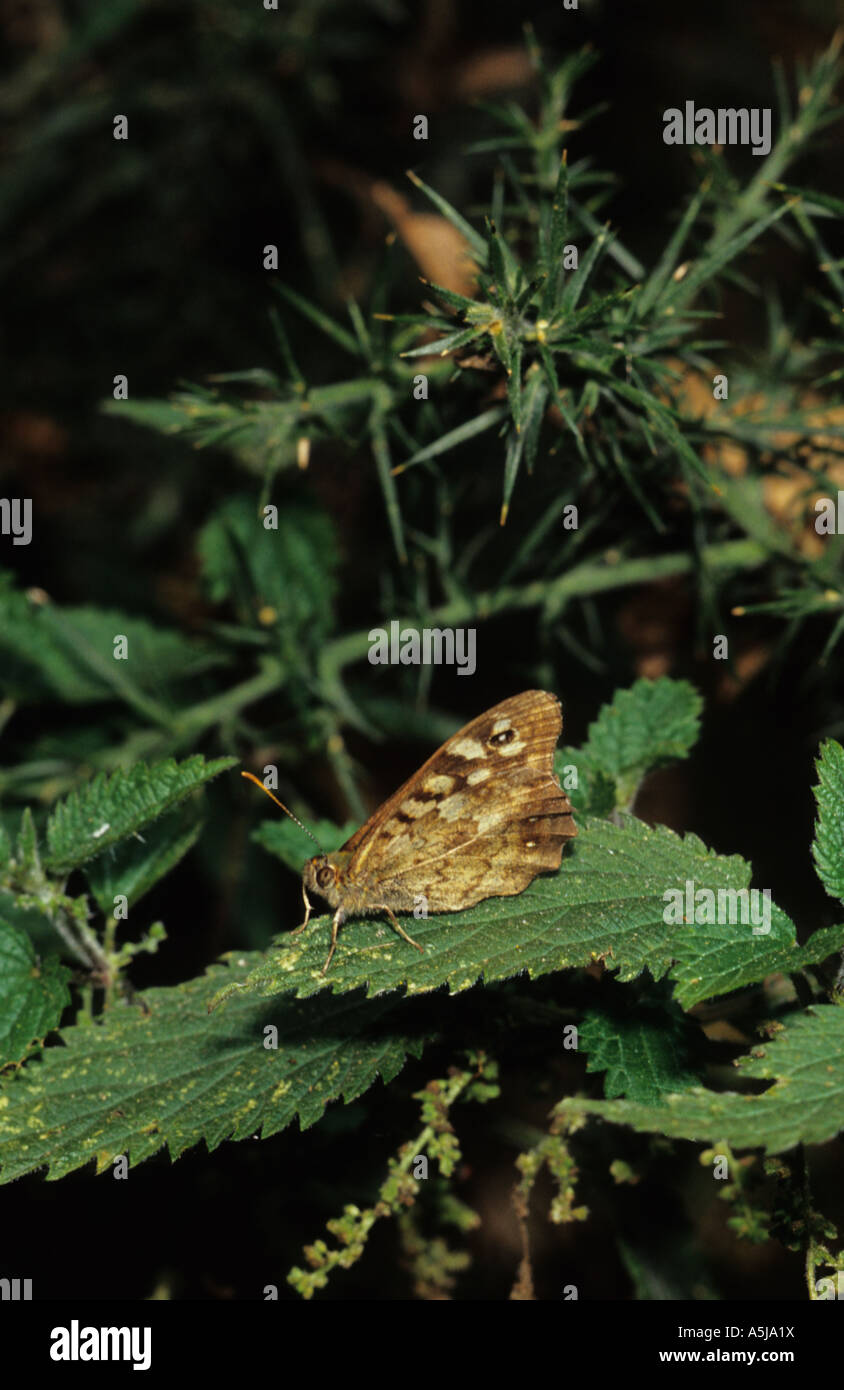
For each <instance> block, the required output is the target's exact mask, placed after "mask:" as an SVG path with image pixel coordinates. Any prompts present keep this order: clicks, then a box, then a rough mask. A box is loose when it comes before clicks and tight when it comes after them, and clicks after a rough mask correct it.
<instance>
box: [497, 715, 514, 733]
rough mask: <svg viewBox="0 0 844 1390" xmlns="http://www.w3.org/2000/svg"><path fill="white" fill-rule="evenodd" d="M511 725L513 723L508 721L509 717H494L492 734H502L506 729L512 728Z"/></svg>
mask: <svg viewBox="0 0 844 1390" xmlns="http://www.w3.org/2000/svg"><path fill="white" fill-rule="evenodd" d="M512 727H513V725H512V724H511V723H510V720H509V719H506V718H505V719H496V721H495V723H494V724H493V726H492V732H493V734H503V733H506V731H507V730H508V729H512Z"/></svg>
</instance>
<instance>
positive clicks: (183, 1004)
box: [0, 952, 424, 1182]
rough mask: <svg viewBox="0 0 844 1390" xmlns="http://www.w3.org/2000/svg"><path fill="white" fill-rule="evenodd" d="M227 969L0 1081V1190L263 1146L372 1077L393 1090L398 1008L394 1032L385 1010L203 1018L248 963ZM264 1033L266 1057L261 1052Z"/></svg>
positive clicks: (240, 996) (287, 1007) (309, 1008)
mask: <svg viewBox="0 0 844 1390" xmlns="http://www.w3.org/2000/svg"><path fill="white" fill-rule="evenodd" d="M237 959H238V965H237V966H236V967H235V966H232V968H231V970H229V969H227V968H225V967H223V966H219V965H218V966H215V967H213V968H212V970H211V971H210V972H209V973H208V974H207V975H205V976H203V977H202V978H200V979H196V980H189V981H187V982H186V983H185V984H182V985H179V986H177V987H176V988H174V989H173V988H171V989H153V990H148V991H146V992H145V993H144V994H143V995H142V996H141V998H142V999H143V1002H144V1005H145V1008H143V1009H141V1008H139V1007H131V1008H118V1009H112V1010H110V1011H109V1012H108V1013H107V1014H106V1015H105V1017H104V1018H103V1019H102V1020H98V1021H97V1022H96V1023H94V1024H92V1025H90V1026H88V1027H73V1028H66V1029H64V1030H63V1032H62V1033H61V1040H62V1043H63V1044H64V1046H62V1047H51V1048H48V1049H47V1050H46V1051H45V1052H44V1053H43V1054H42V1056H41V1057H40V1058H39V1059H38V1060H36V1061H35V1062H32V1063H30V1065H29V1066H27V1067H25V1068H23V1069H22V1070H21V1071H19V1072H16V1073H15V1074H13V1075H11V1076H7V1077H4V1078H0V1113H2V1115H3V1123H2V1129H0V1180H2V1181H4V1182H12V1181H13V1180H14V1179H15V1178H18V1177H20V1176H21V1175H22V1174H24V1173H31V1172H32V1171H33V1170H34V1169H36V1168H41V1167H43V1166H44V1165H49V1173H48V1174H47V1176H48V1177H49V1178H50V1179H55V1178H61V1177H64V1176H65V1174H67V1173H70V1172H73V1170H74V1169H76V1168H80V1167H81V1166H82V1165H83V1164H85V1163H88V1162H89V1161H90V1160H91V1159H96V1164H97V1171H98V1172H104V1171H106V1170H107V1169H108V1168H109V1167H110V1165H111V1163H112V1161H113V1159H114V1157H115V1155H117V1154H128V1155H129V1158H130V1161H131V1163H133V1164H137V1163H140V1162H142V1161H143V1160H144V1159H146V1158H149V1157H150V1156H151V1155H152V1154H154V1153H157V1152H158V1151H159V1150H160V1149H162V1148H164V1146H165V1145H166V1147H167V1149H168V1150H169V1153H170V1157H171V1158H173V1159H175V1158H178V1157H179V1156H180V1155H181V1154H183V1153H184V1152H185V1150H186V1149H189V1148H190V1147H191V1146H192V1145H194V1144H198V1143H199V1142H200V1140H203V1139H204V1140H205V1143H206V1145H207V1146H208V1149H209V1150H214V1149H216V1148H217V1147H218V1145H219V1144H221V1143H222V1142H223V1141H224V1140H226V1139H246V1138H249V1137H250V1136H252V1135H254V1134H256V1133H260V1134H261V1136H262V1137H263V1138H268V1137H269V1136H270V1135H271V1134H276V1133H278V1131H279V1130H281V1129H283V1128H284V1127H285V1126H286V1125H289V1124H290V1123H291V1121H292V1120H293V1119H295V1118H296V1117H297V1116H298V1118H299V1123H300V1126H301V1128H302V1129H307V1128H308V1127H309V1126H310V1125H312V1124H314V1123H315V1122H316V1121H317V1120H319V1119H320V1118H321V1116H322V1114H323V1111H324V1109H325V1107H326V1105H327V1104H328V1103H329V1102H330V1101H332V1100H338V1099H340V1098H341V1097H342V1098H343V1100H344V1101H345V1102H346V1103H347V1104H348V1103H349V1102H350V1101H353V1100H355V1099H356V1098H357V1097H358V1096H360V1095H362V1094H363V1092H364V1091H366V1090H367V1089H368V1088H369V1087H370V1086H371V1085H373V1083H374V1082H375V1080H376V1079H377V1078H378V1077H379V1076H380V1077H381V1079H382V1080H383V1081H384V1082H385V1083H387V1082H389V1081H392V1079H393V1078H394V1077H395V1076H396V1075H397V1074H398V1072H399V1071H400V1070H401V1068H402V1066H403V1064H404V1061H405V1058H406V1056H407V1055H408V1054H410V1055H413V1056H419V1054H420V1053H421V1050H422V1047H423V1045H424V1038H423V1037H422V1036H420V1035H416V1034H414V1033H413V1031H412V1030H410V1029H409V1028H408V1026H407V1023H406V1016H407V1008H406V1006H405V1008H404V1010H403V1019H404V1021H403V1024H402V1026H401V1027H399V1026H398V1025H397V1023H396V1022H395V1012H396V1011H395V1010H394V1011H393V1015H391V1014H390V1011H389V1010H388V1008H387V1006H386V1005H385V1004H374V1005H373V1004H372V1003H364V1002H362V1001H361V1000H360V999H356V1000H351V999H325V1000H320V1001H318V1002H317V1004H316V1005H314V1004H309V1005H301V1004H298V1005H297V1004H290V1003H285V1004H284V1005H280V1004H278V1003H277V1004H274V1005H267V1003H266V1002H261V1001H257V1000H256V999H255V997H254V996H250V995H248V994H246V993H245V992H240V993H236V994H235V996H234V997H233V998H232V1000H231V1003H230V1005H229V1007H228V1008H227V1009H226V1010H224V1011H220V1012H219V1013H217V1014H216V1015H213V1014H212V1015H211V1016H210V1017H209V1014H208V1002H209V1000H210V998H211V996H212V995H213V994H214V992H215V991H216V990H218V989H219V987H220V985H221V983H222V982H223V980H225V979H229V978H231V977H233V976H236V977H238V978H242V977H243V976H244V975H245V974H246V973H247V972H248V970H249V968H250V966H253V965H254V963H255V959H256V957H255V956H254V955H251V956H250V955H247V956H245V957H244V956H243V953H242V952H238V953H237ZM270 1026H273V1027H275V1028H277V1029H278V1046H277V1048H274V1047H271V1046H268V1045H267V1040H268V1035H267V1032H266V1030H267V1029H268V1028H269V1027H270Z"/></svg>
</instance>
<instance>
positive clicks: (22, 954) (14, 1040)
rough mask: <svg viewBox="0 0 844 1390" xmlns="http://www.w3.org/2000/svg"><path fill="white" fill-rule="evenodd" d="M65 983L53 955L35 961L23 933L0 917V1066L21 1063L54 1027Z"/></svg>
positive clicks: (65, 1000) (63, 1004) (64, 1001)
mask: <svg viewBox="0 0 844 1390" xmlns="http://www.w3.org/2000/svg"><path fill="white" fill-rule="evenodd" d="M69 981H70V971H69V970H68V968H67V966H65V965H62V963H61V961H60V960H59V959H58V957H57V956H47V957H45V958H44V959H43V960H41V959H39V957H38V956H37V955H36V952H35V948H34V946H33V945H32V942H31V941H30V940H29V937H28V936H27V935H26V933H25V932H22V931H20V930H19V929H18V928H17V927H13V926H12V925H11V924H10V923H9V922H5V921H3V920H2V918H0V1066H5V1065H6V1064H7V1063H9V1062H20V1061H22V1060H23V1058H24V1057H25V1056H26V1054H27V1052H28V1051H29V1050H30V1048H31V1046H32V1044H33V1043H34V1042H36V1041H37V1042H40V1041H42V1040H43V1039H44V1038H45V1037H46V1035H47V1034H48V1033H50V1032H52V1030H53V1029H54V1028H57V1027H58V1025H59V1021H60V1019H61V1016H62V1013H63V1011H64V1010H65V1009H66V1008H67V1006H68V1004H69V1003H70V988H69Z"/></svg>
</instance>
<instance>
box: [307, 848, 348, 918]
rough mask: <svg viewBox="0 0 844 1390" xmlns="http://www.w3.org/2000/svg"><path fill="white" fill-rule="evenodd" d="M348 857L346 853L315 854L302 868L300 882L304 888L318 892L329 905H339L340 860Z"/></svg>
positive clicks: (342, 865)
mask: <svg viewBox="0 0 844 1390" xmlns="http://www.w3.org/2000/svg"><path fill="white" fill-rule="evenodd" d="M348 857H349V856H348V855H341V854H315V855H314V857H313V859H309V860H308V861H307V863H306V864H305V867H304V868H303V870H302V882H303V883H304V885H305V888H306V889H307V890H309V891H310V892H312V893H319V895H320V897H321V898H325V901H326V902H327V903H328V904H329V906H330V907H338V906H339V905H340V896H341V879H342V873H343V868H344V864H343V862H342V861H343V860H346V859H348Z"/></svg>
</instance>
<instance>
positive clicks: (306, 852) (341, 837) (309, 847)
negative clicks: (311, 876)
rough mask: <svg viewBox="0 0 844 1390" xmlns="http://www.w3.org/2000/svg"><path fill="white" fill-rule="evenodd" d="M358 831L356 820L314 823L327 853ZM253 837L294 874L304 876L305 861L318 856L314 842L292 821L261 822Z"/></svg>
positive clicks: (316, 837) (315, 831)
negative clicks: (341, 822) (345, 822)
mask: <svg viewBox="0 0 844 1390" xmlns="http://www.w3.org/2000/svg"><path fill="white" fill-rule="evenodd" d="M356 829H357V827H356V825H355V823H354V821H349V822H348V823H347V824H346V825H345V826H339V825H335V823H334V821H331V820H319V821H316V822H315V823H314V826H313V835H314V840H317V841H318V843H319V845H320V846H321V847H322V849H323V850H324V851H325V853H326V854H331V853H332V851H333V850H335V849H339V848H340V846H341V845H344V844H345V843H346V841H347V840H348V838H349V836H350V835H351V834H352V832H353V831H354V830H356ZM250 838H251V839H252V840H254V842H255V844H256V845H260V846H261V848H262V849H265V850H268V851H269V853H270V854H274V855H276V856H277V858H279V859H280V860H281V862H282V864H286V865H287V867H288V869H292V870H293V872H294V873H295V874H301V872H302V865H303V864H304V862H305V860H306V859H310V858H311V856H312V855H314V854H318V853H319V851H318V849H317V847H316V845H315V844H314V840H312V839H311V838H310V836H309V835H308V834H307V833H306V832H305V831H304V830H302V829H301V828H300V827H299V826H298V825H297V824H296V822H295V821H292V820H287V819H285V820H265V821H262V822H261V824H260V825H259V826H258V827H257V829H255V830H253V832H252V835H251V837H250Z"/></svg>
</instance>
